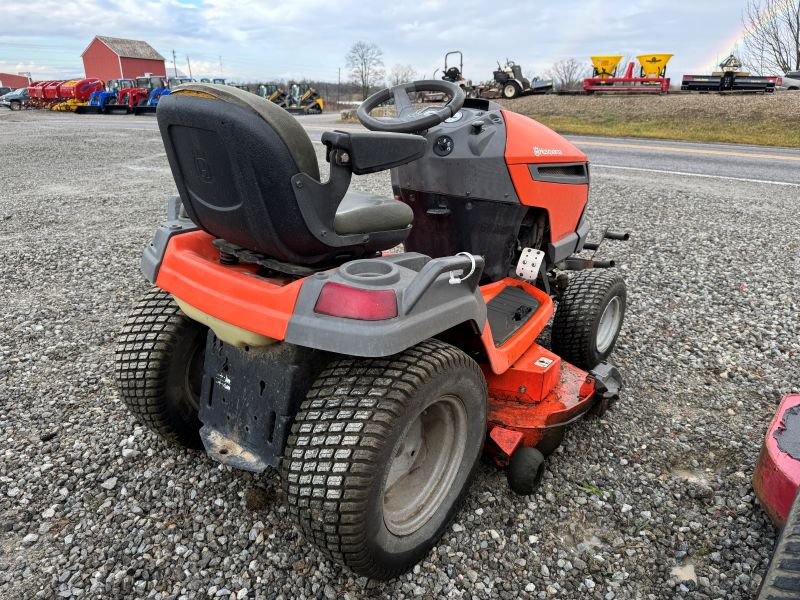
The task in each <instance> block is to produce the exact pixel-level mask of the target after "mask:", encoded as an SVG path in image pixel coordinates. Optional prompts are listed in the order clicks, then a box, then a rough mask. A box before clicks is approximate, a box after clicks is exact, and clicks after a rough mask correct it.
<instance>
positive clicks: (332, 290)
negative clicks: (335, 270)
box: [314, 281, 397, 321]
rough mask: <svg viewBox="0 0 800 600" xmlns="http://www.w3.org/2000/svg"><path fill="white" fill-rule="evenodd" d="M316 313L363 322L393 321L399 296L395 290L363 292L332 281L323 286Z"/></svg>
mask: <svg viewBox="0 0 800 600" xmlns="http://www.w3.org/2000/svg"><path fill="white" fill-rule="evenodd" d="M314 312H315V313H319V314H321V315H329V316H331V317H342V318H344V319H359V320H361V321H383V320H386V319H393V318H394V317H396V316H397V295H396V294H395V293H394V290H361V289H358V288H353V287H349V286H346V285H342V284H341V283H334V282H332V281H331V282H328V283H326V284H325V285H324V286H322V291H321V292H320V294H319V298H318V299H317V304H316V306H314Z"/></svg>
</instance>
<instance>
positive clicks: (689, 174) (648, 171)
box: [590, 163, 800, 187]
mask: <svg viewBox="0 0 800 600" xmlns="http://www.w3.org/2000/svg"><path fill="white" fill-rule="evenodd" d="M590 164H591V168H592V169H596V168H600V169H620V170H622V171H643V172H645V173H664V174H666V175H682V176H685V177H705V178H707V179H727V180H729V181H746V182H748V183H768V184H769V185H788V186H791V187H800V183H792V182H790V181H771V180H769V179H747V178H746V177H730V176H728V175H709V174H708V173H688V172H686V171H668V170H666V169H645V168H644V167H622V166H619V165H598V164H595V163H590Z"/></svg>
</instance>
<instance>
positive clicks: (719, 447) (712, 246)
mask: <svg viewBox="0 0 800 600" xmlns="http://www.w3.org/2000/svg"><path fill="white" fill-rule="evenodd" d="M0 127H2V128H3V143H4V153H5V154H6V155H7V156H10V157H13V160H6V161H3V162H2V164H0V215H3V216H4V217H9V218H8V219H6V220H2V221H0V240H1V241H2V243H0V264H2V265H3V267H0V289H1V290H2V304H3V316H2V327H0V385H1V386H2V389H3V396H2V398H3V402H2V410H0V545H2V549H3V550H2V552H0V598H42V599H50V598H58V597H64V598H67V597H74V596H78V597H80V598H113V599H116V598H143V599H148V600H149V599H160V600H167V599H169V600H175V599H178V598H186V599H187V600H188V599H191V600H195V599H199V598H208V597H211V598H214V597H217V596H216V594H217V592H218V591H223V590H225V591H226V592H227V596H224V594H223V596H220V597H230V596H234V597H235V598H238V599H240V600H241V598H254V599H255V598H258V599H261V598H264V599H267V598H269V599H276V600H277V599H284V600H288V599H294V598H298V599H302V598H305V599H311V598H320V597H325V598H330V599H335V598H350V599H352V600H355V599H357V598H363V597H370V598H384V597H387V598H388V597H391V598H396V599H403V598H412V597H414V595H415V594H417V593H419V592H420V591H421V596H420V597H423V598H447V597H450V598H470V599H474V600H482V599H488V598H509V599H512V598H517V597H521V598H548V597H550V598H559V599H578V598H580V599H583V598H592V599H600V598H604V597H609V598H615V599H621V600H622V599H626V600H627V599H639V598H641V599H647V600H651V599H652V600H660V599H662V598H670V599H671V598H692V599H700V600H712V599H716V598H725V599H727V600H745V599H749V598H752V597H753V596H754V595H755V592H756V590H757V589H758V586H759V584H760V581H761V577H762V576H763V574H764V572H765V570H766V567H767V563H768V561H769V557H770V553H771V551H772V547H773V544H774V541H775V536H776V532H775V530H774V529H773V527H772V525H771V524H770V522H769V519H768V518H767V516H766V515H765V514H764V512H763V510H762V508H761V507H760V506H759V505H758V503H757V501H756V500H755V498H754V496H753V490H752V487H751V484H750V476H751V473H752V469H753V465H754V463H755V460H756V458H757V456H758V452H759V449H760V445H761V442H762V440H763V435H764V431H765V429H766V427H767V425H768V423H769V420H770V418H771V416H772V413H773V411H774V409H775V406H776V405H777V403H778V401H779V400H780V398H781V396H782V395H783V394H786V393H789V392H792V391H794V392H797V391H800V387H799V386H800V321H798V319H797V314H798V309H799V308H800V307H799V306H798V298H800V289H798V285H800V277H798V276H797V268H796V267H797V262H796V260H795V259H796V256H797V254H798V252H799V251H800V246H798V244H799V243H800V242H799V241H798V237H797V232H798V231H800V212H799V211H798V210H797V188H794V187H791V186H770V187H767V186H763V185H759V184H755V183H746V182H741V183H736V184H733V183H732V182H725V184H724V185H722V184H721V183H720V181H718V180H715V179H706V178H688V177H686V178H679V177H674V176H670V175H659V174H645V173H640V172H628V171H623V170H613V171H612V170H610V169H596V170H593V172H592V192H591V204H590V206H589V209H588V216H589V218H591V219H592V221H593V223H594V230H593V231H594V232H595V233H594V235H595V236H596V235H597V232H599V231H602V228H603V227H604V226H613V227H614V228H616V229H625V230H628V231H630V232H631V240H630V241H629V242H627V243H619V242H618V243H614V242H606V243H605V244H604V245H603V247H602V248H601V250H600V251H599V253H598V257H599V258H612V257H613V258H614V259H615V260H616V261H617V264H618V265H619V271H620V273H622V275H623V276H624V277H625V279H626V280H627V283H628V290H629V296H628V298H629V307H628V313H627V315H626V322H625V326H624V329H623V332H622V335H621V337H620V339H619V343H618V345H617V348H616V350H615V353H614V356H613V360H614V361H615V363H616V364H617V366H618V367H619V369H620V372H621V373H622V374H623V377H624V378H625V382H626V388H625V390H624V392H623V395H622V398H621V400H620V401H619V402H618V403H617V404H616V405H615V406H614V407H613V408H612V409H611V410H610V411H609V412H607V413H606V414H605V416H603V417H602V418H601V419H599V420H586V421H582V422H579V423H576V424H575V425H574V426H573V427H571V428H570V430H569V431H568V432H567V434H566V437H565V440H564V443H563V445H562V446H561V447H560V448H559V450H557V451H556V452H555V453H554V454H553V455H552V456H550V457H549V458H548V460H547V468H546V477H545V478H544V480H543V482H542V486H541V488H540V489H539V491H538V492H537V493H536V494H534V495H532V496H530V497H528V498H523V497H519V496H516V495H514V494H513V493H512V492H511V491H510V490H509V489H508V486H507V484H506V480H505V474H504V473H503V472H502V471H501V470H499V469H497V468H495V467H494V466H492V465H490V464H488V463H487V464H484V463H481V464H480V465H479V466H478V468H477V469H476V477H475V479H474V481H473V483H472V487H471V488H470V491H469V493H468V494H467V495H466V499H465V503H464V507H463V509H462V510H461V511H460V512H459V513H458V515H457V517H456V519H457V523H454V524H453V525H452V526H451V527H450V528H448V529H447V530H446V531H445V534H444V536H443V537H442V539H441V541H440V542H439V543H438V544H437V546H436V548H435V549H434V550H432V551H431V552H430V553H429V554H428V556H427V557H426V558H425V559H424V561H423V562H422V563H421V564H420V566H419V567H420V568H419V570H418V571H417V572H415V573H410V574H406V575H403V576H401V577H399V578H397V579H396V580H394V581H390V582H385V583H383V582H367V581H366V580H364V579H362V578H356V577H355V576H354V575H353V574H352V573H350V572H348V571H345V570H342V569H340V568H339V567H337V566H336V565H335V564H332V563H331V562H329V561H327V560H326V559H325V558H324V557H323V556H322V555H321V554H320V553H319V552H317V551H316V549H315V548H314V547H313V546H311V545H310V544H309V543H308V542H306V541H305V540H304V539H303V538H301V537H300V536H299V535H298V533H297V532H296V531H295V529H294V527H293V525H292V523H291V521H290V519H289V517H288V514H287V511H286V509H285V508H284V506H283V500H282V498H281V496H280V493H279V489H280V485H279V481H278V478H277V476H276V475H275V474H274V473H272V472H267V473H264V474H262V475H256V474H252V473H243V472H237V471H234V470H233V469H230V468H228V467H223V466H220V465H218V464H216V463H215V462H214V461H212V460H211V459H209V458H208V457H206V456H205V455H204V454H202V453H196V452H189V451H186V450H182V449H179V448H175V447H172V446H169V445H167V444H166V443H163V442H162V441H160V440H159V439H157V438H156V437H155V436H153V435H151V434H150V433H149V431H147V430H145V429H144V428H142V427H141V426H139V425H138V424H137V423H136V422H135V421H134V419H133V418H132V417H131V416H130V415H129V414H128V412H127V411H126V410H125V407H124V406H123V405H122V403H121V401H120V399H119V397H118V395H117V393H116V390H115V389H114V378H113V353H114V336H115V333H116V332H117V331H118V330H119V328H120V326H121V324H122V322H123V321H124V319H125V316H126V313H127V311H128V309H129V308H130V306H131V305H132V304H133V303H134V302H135V301H136V299H137V298H138V297H139V296H140V295H141V294H142V292H143V291H144V290H145V289H146V284H145V281H144V279H143V277H142V276H141V274H140V272H139V260H140V257H141V251H142V248H143V247H144V246H145V245H146V244H147V243H148V242H149V240H150V237H151V235H152V233H153V230H154V229H155V226H156V225H157V223H159V221H161V220H162V219H163V218H164V203H165V199H166V198H167V196H168V195H169V194H171V193H173V192H174V182H173V180H172V177H171V174H170V171H169V168H168V165H167V162H166V157H165V155H164V149H163V146H162V144H161V140H160V136H159V134H158V132H157V130H156V129H155V123H154V121H153V120H152V119H148V118H146V117H134V116H129V117H123V116H118V117H114V116H109V117H107V118H99V117H93V116H88V115H87V116H83V117H81V116H78V115H68V114H56V113H42V112H33V111H22V112H19V113H18V112H14V113H10V112H9V111H2V110H1V109H0ZM120 127H125V129H121V128H120ZM336 127H337V126H336V125H331V126H330V127H329V128H330V129H333V128H336ZM316 148H317V151H318V156H319V157H320V159H321V160H323V154H324V153H323V147H322V146H321V145H319V144H317V145H316ZM325 170H326V169H325V166H324V165H323V171H325ZM353 186H354V187H355V188H356V189H359V190H361V191H367V192H373V193H382V194H386V195H389V194H391V188H390V187H389V177H388V174H386V173H382V174H375V175H369V176H363V177H354V178H353ZM793 261H794V262H793ZM723 373H724V374H725V376H724V377H723ZM623 460H624V461H626V462H627V464H625V463H623ZM112 481H113V485H112V484H111V482H112ZM106 484H107V485H106ZM253 490H261V491H259V492H258V493H257V495H258V496H259V501H258V502H256V503H252V502H251V503H250V504H249V505H248V498H249V497H250V496H251V494H253V492H252V491H253ZM586 490H590V491H589V492H587V491H586ZM262 492H263V493H262ZM51 511H52V514H51ZM646 514H647V515H649V516H648V517H647V518H645V516H644V515H646ZM40 527H43V528H44V531H43V532H42V533H36V532H37V531H40ZM490 531H494V532H495V534H496V536H495V535H492V534H491V533H490ZM26 540H27V541H26ZM27 544H32V545H27ZM520 560H524V564H523V563H522V562H520ZM299 561H303V562H304V565H305V566H304V567H303V568H299V567H300V566H301V562H299ZM295 565H297V568H295ZM685 565H692V566H693V568H694V571H695V575H696V581H692V579H691V578H689V579H680V578H677V577H675V576H674V575H673V574H672V570H673V569H674V568H675V567H683V566H685Z"/></svg>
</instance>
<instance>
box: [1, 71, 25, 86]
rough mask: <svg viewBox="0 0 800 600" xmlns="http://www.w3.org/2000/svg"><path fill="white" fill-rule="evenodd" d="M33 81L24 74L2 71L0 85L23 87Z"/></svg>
mask: <svg viewBox="0 0 800 600" xmlns="http://www.w3.org/2000/svg"><path fill="white" fill-rule="evenodd" d="M30 82H31V80H30V79H28V78H27V77H25V76H24V75H12V74H11V73H0V87H10V88H14V89H16V88H21V87H27V86H28V84H29V83H30Z"/></svg>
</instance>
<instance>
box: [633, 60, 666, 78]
mask: <svg viewBox="0 0 800 600" xmlns="http://www.w3.org/2000/svg"><path fill="white" fill-rule="evenodd" d="M636 58H638V59H639V64H640V65H642V76H643V77H663V76H664V73H665V72H666V70H667V63H668V62H669V59H670V58H672V54H640V55H639V56H637V57H636Z"/></svg>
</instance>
